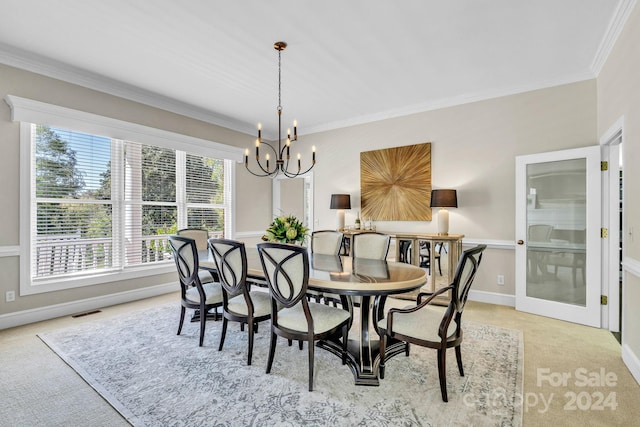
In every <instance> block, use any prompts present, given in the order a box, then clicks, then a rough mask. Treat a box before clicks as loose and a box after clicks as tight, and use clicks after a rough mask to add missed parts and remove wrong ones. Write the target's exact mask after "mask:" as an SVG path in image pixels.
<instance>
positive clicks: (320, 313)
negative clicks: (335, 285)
mask: <svg viewBox="0 0 640 427" xmlns="http://www.w3.org/2000/svg"><path fill="white" fill-rule="evenodd" d="M309 311H310V312H311V317H312V318H313V326H314V331H313V333H314V334H321V333H323V332H327V331H329V330H331V329H334V328H335V327H336V326H338V325H340V324H341V323H342V322H344V321H346V320H347V319H349V312H348V311H346V310H343V309H341V308H336V307H331V306H329V305H325V304H319V303H313V302H311V303H309ZM278 325H279V326H281V327H283V328H287V329H291V330H293V331H298V332H307V331H308V329H309V327H308V325H307V318H306V317H305V315H304V309H303V308H302V304H296V305H295V306H293V307H291V308H283V309H282V310H280V311H279V312H278Z"/></svg>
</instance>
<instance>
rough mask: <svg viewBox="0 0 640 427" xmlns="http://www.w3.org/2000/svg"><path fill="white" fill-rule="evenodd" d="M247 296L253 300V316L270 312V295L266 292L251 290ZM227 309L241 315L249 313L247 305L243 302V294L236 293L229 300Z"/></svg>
mask: <svg viewBox="0 0 640 427" xmlns="http://www.w3.org/2000/svg"><path fill="white" fill-rule="evenodd" d="M249 297H250V298H251V301H252V302H253V316H254V317H261V316H266V315H268V314H271V297H270V296H269V294H268V293H266V292H260V291H252V292H249ZM227 311H228V312H230V313H234V314H239V315H241V316H248V315H249V307H247V303H246V302H245V299H244V295H242V294H240V295H237V296H235V297H233V298H231V299H230V300H229V303H228V304H227Z"/></svg>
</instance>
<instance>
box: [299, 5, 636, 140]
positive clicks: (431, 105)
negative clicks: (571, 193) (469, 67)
mask: <svg viewBox="0 0 640 427" xmlns="http://www.w3.org/2000/svg"><path fill="white" fill-rule="evenodd" d="M634 1H635V0H634ZM594 78H596V75H595V74H593V73H592V72H591V71H589V72H585V73H579V74H574V75H570V76H565V77H562V78H558V79H553V80H544V81H538V82H535V83H533V82H532V83H527V84H524V85H518V86H506V87H502V88H493V89H490V90H486V91H482V92H476V93H470V94H465V95H460V96H457V97H451V98H443V99H439V100H436V101H430V102H427V103H422V104H414V105H410V106H407V107H402V108H397V109H393V110H388V111H385V112H381V113H376V114H371V115H364V116H359V117H354V118H352V119H348V120H342V121H335V122H328V123H325V124H321V125H317V126H312V127H309V128H305V132H304V134H312V133H318V132H326V131H331V130H336V129H340V128H346V127H350V126H358V125H363V124H367V123H372V122H377V121H381V120H387V119H393V118H398V117H403V116H409V115H412V114H419V113H425V112H427V111H434V110H440V109H443V108H448V107H455V106H458V105H464V104H470V103H472V102H478V101H486V100H488V99H495V98H500V97H503V96H510V95H517V94H520V93H524V92H531V91H534V90H540V89H548V88H551V87H556V86H562V85H565V84H571V83H578V82H581V81H585V80H592V79H594ZM298 135H302V133H301V132H298Z"/></svg>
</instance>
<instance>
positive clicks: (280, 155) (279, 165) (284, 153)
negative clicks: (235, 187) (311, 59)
mask: <svg viewBox="0 0 640 427" xmlns="http://www.w3.org/2000/svg"><path fill="white" fill-rule="evenodd" d="M273 47H274V49H275V50H277V51H278V147H277V149H276V147H275V143H273V144H271V143H269V142H266V141H263V140H262V125H261V124H258V138H257V139H256V163H257V164H258V168H259V169H260V170H259V171H258V172H257V173H256V172H253V171H252V170H251V169H249V149H248V148H247V149H246V150H245V152H244V166H245V168H246V169H247V170H248V171H249V172H250V173H251V174H253V175H255V176H270V177H275V176H277V175H278V174H280V173H282V174H283V175H285V176H286V177H288V178H295V177H296V176H298V175H302V174H305V173H307V172H309V171H310V170H311V169H312V168H313V167H314V166H315V164H316V147H315V146H314V147H312V148H311V150H312V157H311V166H309V169H306V170H304V171H303V170H302V167H301V158H300V154H299V153H298V159H297V160H298V162H297V168H296V166H295V165H292V170H290V169H289V167H290V165H289V161H290V159H291V156H290V154H289V151H290V148H291V143H292V142H294V141H297V140H298V123H297V122H296V121H295V120H294V121H293V136H291V129H287V140H286V142H284V143H283V142H282V101H281V86H282V83H281V60H280V57H281V54H282V51H283V50H285V49H286V47H287V44H286V43H285V42H276V43H275V44H274V45H273ZM265 146H266V147H265ZM261 149H262V151H263V152H264V151H267V152H266V153H265V156H264V162H263V161H262V159H261V158H260V150H261ZM271 155H273V156H274V160H275V165H274V166H275V167H274V168H271V166H270V164H269V160H270V158H271ZM292 163H293V162H292Z"/></svg>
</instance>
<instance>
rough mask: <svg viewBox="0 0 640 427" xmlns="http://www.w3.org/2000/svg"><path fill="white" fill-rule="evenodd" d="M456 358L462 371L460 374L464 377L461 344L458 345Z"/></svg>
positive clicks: (459, 369)
mask: <svg viewBox="0 0 640 427" xmlns="http://www.w3.org/2000/svg"><path fill="white" fill-rule="evenodd" d="M456 360H457V361H458V371H460V376H461V377H464V369H463V368H462V352H461V351H460V346H457V347H456Z"/></svg>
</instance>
